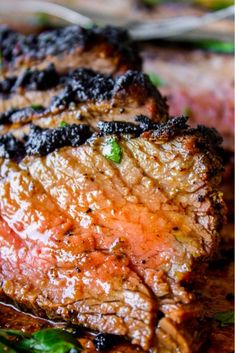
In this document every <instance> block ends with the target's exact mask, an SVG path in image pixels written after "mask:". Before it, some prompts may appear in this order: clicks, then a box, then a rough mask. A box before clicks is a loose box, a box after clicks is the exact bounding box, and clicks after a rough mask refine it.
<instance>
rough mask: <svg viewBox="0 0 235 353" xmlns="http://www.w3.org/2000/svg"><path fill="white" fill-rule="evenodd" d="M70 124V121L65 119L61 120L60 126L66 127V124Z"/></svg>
mask: <svg viewBox="0 0 235 353" xmlns="http://www.w3.org/2000/svg"><path fill="white" fill-rule="evenodd" d="M68 125H69V124H68V123H66V121H64V120H62V121H61V122H60V127H65V126H68Z"/></svg>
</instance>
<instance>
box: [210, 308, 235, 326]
mask: <svg viewBox="0 0 235 353" xmlns="http://www.w3.org/2000/svg"><path fill="white" fill-rule="evenodd" d="M214 319H215V320H216V321H218V322H219V324H220V326H221V327H224V326H227V325H229V324H234V312H233V311H224V312H221V313H216V314H215V315H214Z"/></svg>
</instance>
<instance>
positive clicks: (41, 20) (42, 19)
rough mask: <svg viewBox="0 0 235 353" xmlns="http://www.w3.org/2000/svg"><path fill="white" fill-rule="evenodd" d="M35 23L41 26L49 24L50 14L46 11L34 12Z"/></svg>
mask: <svg viewBox="0 0 235 353" xmlns="http://www.w3.org/2000/svg"><path fill="white" fill-rule="evenodd" d="M35 20H36V24H37V25H38V26H41V27H47V26H49V25H50V24H51V20H50V16H49V15H48V14H47V13H42V12H38V13H36V14H35Z"/></svg>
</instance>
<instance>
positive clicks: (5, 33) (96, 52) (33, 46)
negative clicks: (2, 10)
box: [0, 25, 141, 77]
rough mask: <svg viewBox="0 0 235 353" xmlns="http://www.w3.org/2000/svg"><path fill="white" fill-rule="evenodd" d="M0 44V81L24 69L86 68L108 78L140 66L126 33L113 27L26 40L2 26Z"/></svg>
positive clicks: (52, 32) (53, 32) (75, 28)
mask: <svg viewBox="0 0 235 353" xmlns="http://www.w3.org/2000/svg"><path fill="white" fill-rule="evenodd" d="M0 43H1V50H2V70H1V76H2V77H6V76H12V75H17V74H19V73H20V72H22V70H25V68H38V69H43V68H45V67H47V66H48V64H49V63H53V64H55V66H56V68H57V70H58V71H59V72H67V71H68V69H72V68H78V67H88V68H92V69H94V70H97V71H101V72H104V73H109V74H117V73H120V72H125V71H126V70H127V69H140V66H141V61H140V58H139V56H138V54H137V52H136V51H135V49H134V47H133V44H132V43H131V41H130V39H129V37H128V34H127V32H126V31H124V30H122V29H118V28H115V27H105V28H102V29H101V28H98V27H93V28H91V29H85V28H82V27H79V26H70V27H69V26H68V27H64V28H59V29H55V30H50V31H46V32H42V33H40V34H30V35H28V36H27V35H23V34H20V33H18V32H15V31H13V30H11V29H9V28H7V27H6V26H4V25H2V26H1V27H0Z"/></svg>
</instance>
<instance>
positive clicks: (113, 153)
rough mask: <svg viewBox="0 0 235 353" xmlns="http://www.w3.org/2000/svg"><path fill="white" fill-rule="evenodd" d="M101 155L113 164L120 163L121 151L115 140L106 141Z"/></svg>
mask: <svg viewBox="0 0 235 353" xmlns="http://www.w3.org/2000/svg"><path fill="white" fill-rule="evenodd" d="M103 155H104V156H105V157H106V158H107V159H109V160H111V161H113V162H115V163H120V162H121V159H122V149H121V147H120V145H119V144H118V142H117V140H116V139H115V138H112V139H110V140H108V141H107V143H106V144H105V146H104V149H103Z"/></svg>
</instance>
